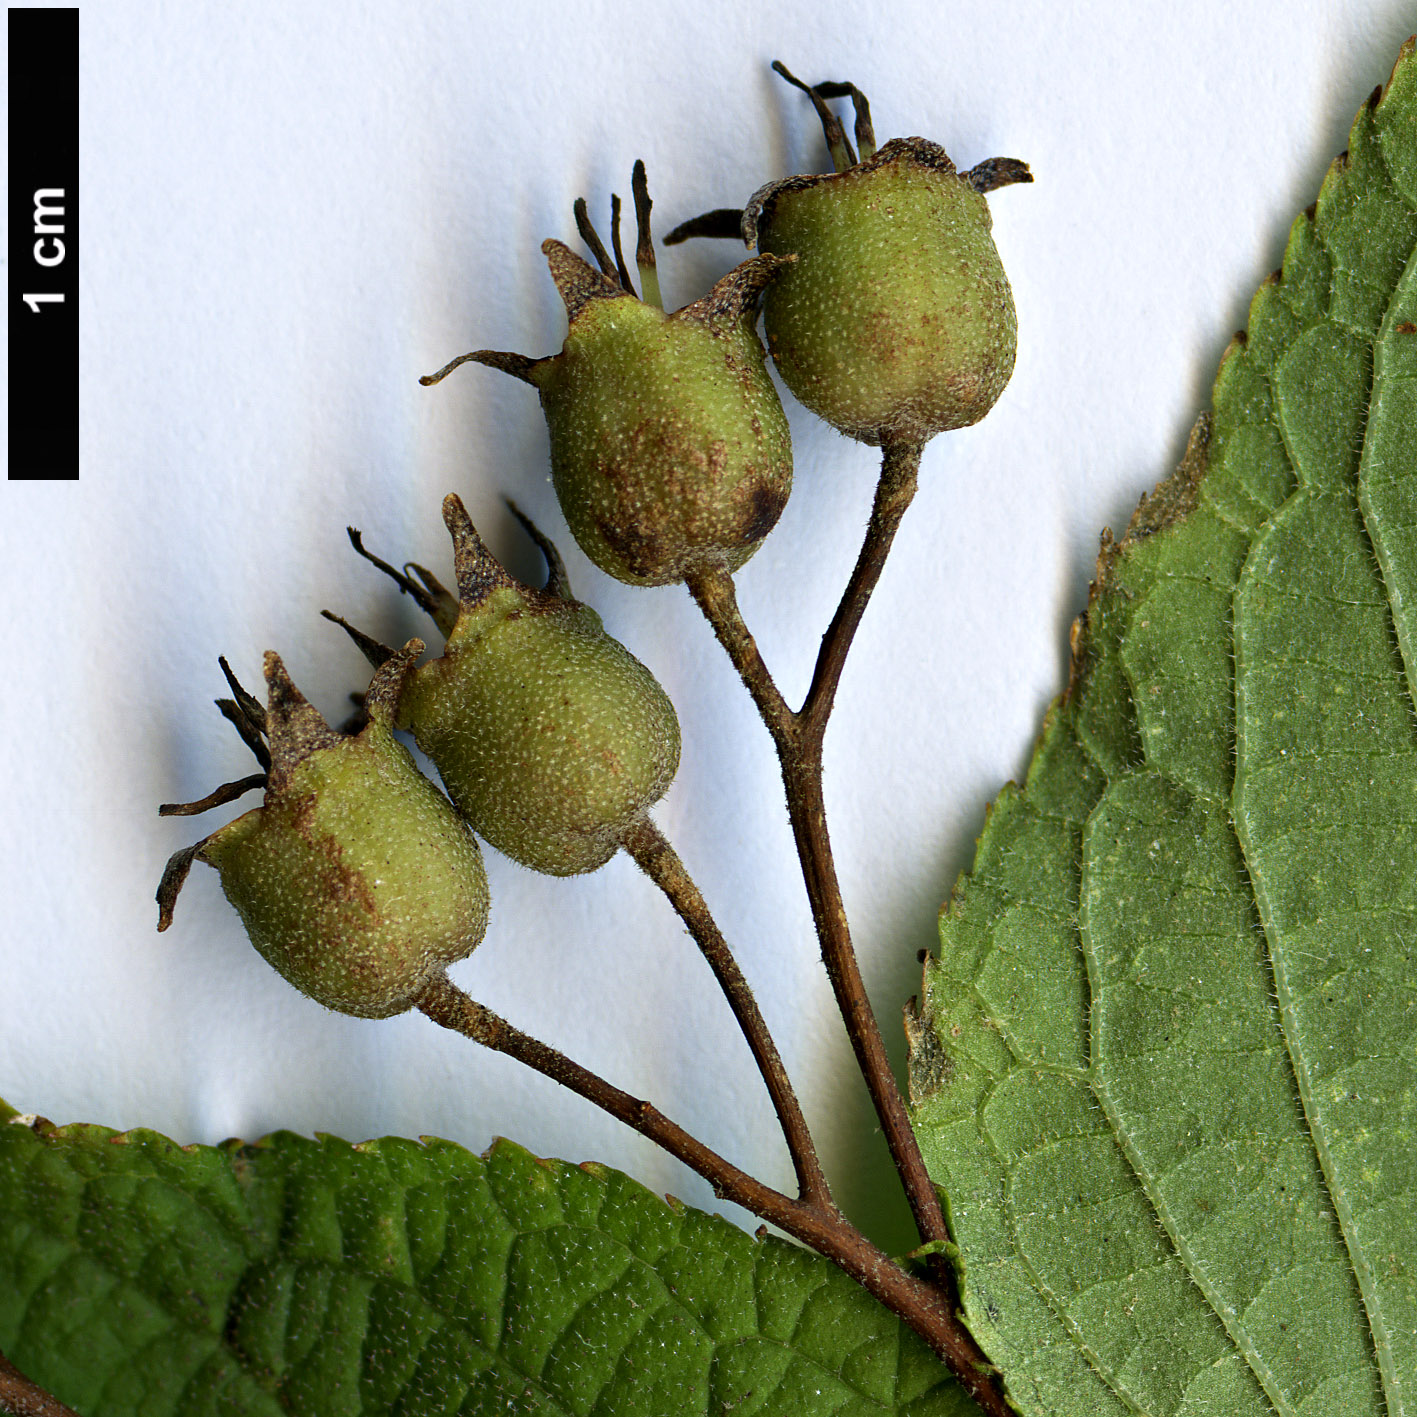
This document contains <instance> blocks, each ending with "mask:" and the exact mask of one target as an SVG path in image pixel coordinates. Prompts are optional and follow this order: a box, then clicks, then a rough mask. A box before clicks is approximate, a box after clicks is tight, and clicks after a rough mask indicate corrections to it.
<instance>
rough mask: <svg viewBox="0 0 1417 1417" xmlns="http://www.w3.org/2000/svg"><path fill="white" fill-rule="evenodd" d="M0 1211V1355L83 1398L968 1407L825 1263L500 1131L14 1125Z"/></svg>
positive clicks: (467, 1407)
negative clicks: (427, 1133) (190, 1141)
mask: <svg viewBox="0 0 1417 1417" xmlns="http://www.w3.org/2000/svg"><path fill="white" fill-rule="evenodd" d="M0 1226H3V1231H2V1232H0V1348H4V1349H5V1350H6V1352H7V1353H9V1354H10V1355H11V1356H12V1357H13V1358H14V1359H15V1361H16V1362H18V1363H19V1364H20V1366H21V1367H22V1368H24V1369H25V1370H26V1371H28V1372H29V1373H30V1374H31V1375H32V1376H33V1377H34V1378H35V1379H36V1381H39V1382H41V1383H43V1384H44V1385H46V1386H47V1387H49V1388H50V1389H51V1390H53V1391H55V1392H56V1393H57V1394H58V1395H59V1396H60V1397H61V1398H63V1399H64V1400H65V1401H67V1402H69V1403H70V1404H71V1405H73V1406H74V1407H75V1408H76V1410H78V1411H80V1412H82V1413H83V1414H84V1417H130V1414H131V1417H137V1415H138V1414H139V1413H141V1414H142V1417H163V1414H167V1413H171V1414H173V1417H177V1414H181V1417H205V1415H206V1414H211V1417H215V1415H216V1414H217V1413H222V1414H225V1417H230V1414H233V1413H237V1414H249V1417H276V1414H279V1413H292V1412H293V1413H302V1414H311V1417H355V1414H359V1417H372V1414H375V1413H378V1414H384V1413H387V1414H390V1417H405V1415H406V1417H413V1414H415V1413H416V1414H419V1417H425V1414H436V1413H455V1412H457V1413H477V1412H484V1411H485V1412H489V1413H490V1412H494V1411H495V1412H509V1411H510V1412H521V1413H543V1414H558V1415H559V1414H577V1417H608V1414H612V1413H613V1414H620V1413H629V1412H634V1413H647V1414H658V1413H664V1414H679V1413H691V1412H696V1411H697V1412H705V1413H707V1412H710V1411H713V1412H717V1411H723V1410H730V1409H731V1410H735V1411H742V1412H754V1413H760V1414H763V1417H769V1414H783V1415H784V1417H785V1414H788V1413H798V1412H801V1413H820V1414H824V1415H825V1414H828V1413H830V1414H842V1415H843V1417H845V1415H846V1414H850V1415H851V1417H880V1415H881V1414H887V1413H899V1414H906V1413H909V1414H911V1417H964V1414H966V1413H967V1412H969V1411H971V1410H973V1409H972V1406H971V1404H970V1403H969V1401H968V1399H967V1398H966V1397H965V1396H964V1395H963V1392H962V1391H961V1389H960V1388H959V1387H958V1386H957V1385H956V1384H955V1383H954V1381H953V1380H952V1379H951V1378H950V1377H949V1375H948V1373H947V1371H946V1370H945V1368H944V1367H943V1365H942V1364H940V1363H939V1362H938V1360H937V1359H935V1357H934V1356H933V1354H931V1353H930V1352H929V1350H928V1349H927V1348H926V1347H925V1346H924V1344H923V1343H922V1342H921V1341H920V1340H919V1339H917V1338H916V1337H915V1335H914V1334H912V1333H910V1332H909V1331H908V1330H905V1329H903V1327H902V1325H901V1324H900V1323H899V1321H898V1320H896V1319H895V1318H894V1317H893V1316H892V1315H890V1314H889V1313H887V1312H886V1311H885V1310H884V1309H883V1308H881V1307H880V1306H879V1305H878V1304H876V1303H875V1301H874V1300H872V1299H870V1298H869V1297H868V1296H867V1295H866V1294H865V1293H864V1291H862V1290H860V1289H859V1288H858V1287H857V1286H856V1285H855V1284H853V1283H852V1282H851V1281H850V1280H849V1279H847V1278H846V1276H845V1275H843V1274H841V1273H840V1271H838V1270H837V1269H836V1268H835V1267H834V1266H832V1265H830V1264H829V1263H828V1262H826V1261H824V1260H822V1259H820V1258H819V1257H818V1256H815V1255H811V1254H808V1253H807V1252H805V1251H802V1250H799V1249H798V1248H796V1247H795V1246H792V1245H790V1244H788V1243H786V1242H785V1241H780V1240H775V1239H772V1238H767V1237H765V1238H762V1239H758V1238H755V1237H753V1236H749V1235H746V1234H744V1233H743V1232H741V1231H739V1230H737V1229H736V1228H735V1227H733V1226H731V1225H729V1224H728V1223H727V1222H726V1221H723V1220H721V1219H719V1218H718V1217H715V1216H708V1215H704V1214H702V1213H700V1212H696V1211H692V1210H689V1209H688V1208H686V1207H684V1206H681V1205H679V1204H678V1203H677V1202H673V1203H666V1202H665V1201H663V1200H661V1199H659V1198H658V1197H656V1196H653V1195H651V1194H650V1193H649V1192H648V1191H646V1190H644V1189H643V1188H642V1187H640V1186H637V1185H636V1184H635V1183H634V1182H632V1181H630V1180H629V1179H628V1178H626V1177H624V1176H622V1175H620V1174H619V1173H616V1172H613V1171H610V1170H608V1169H607V1168H604V1167H596V1166H588V1167H576V1166H570V1165H567V1164H566V1163H562V1162H545V1161H541V1160H538V1159H537V1158H535V1157H533V1156H531V1155H530V1154H529V1153H528V1152H526V1151H524V1150H522V1149H521V1148H520V1147H516V1146H514V1145H513V1144H511V1143H509V1142H499V1143H498V1144H497V1145H496V1146H495V1147H494V1148H493V1149H492V1151H491V1152H489V1153H488V1155H487V1156H486V1157H485V1158H479V1157H475V1156H473V1155H471V1154H470V1153H468V1152H466V1151H464V1150H463V1149H462V1148H460V1147H457V1146H454V1145H453V1144H452V1143H449V1142H441V1141H437V1140H432V1139H430V1140H428V1141H426V1142H424V1143H416V1142H410V1141H404V1140H401V1139H398V1138H385V1139H384V1140H382V1141H378V1142H368V1143H364V1144H362V1145H360V1146H350V1145H348V1144H347V1143H344V1142H341V1141H339V1140H337V1139H336V1138H331V1137H321V1138H319V1139H317V1140H314V1141H311V1140H308V1139H305V1138H300V1137H296V1136H293V1135H291V1134H288V1133H280V1134H276V1135H275V1136H273V1137H270V1138H267V1139H265V1140H264V1141H262V1142H259V1143H255V1144H252V1145H241V1144H238V1143H229V1144H227V1145H225V1146H223V1147H220V1148H213V1147H178V1146H176V1145H174V1144H173V1143H171V1142H169V1141H167V1140H166V1139H165V1138H162V1137H158V1136H156V1135H155V1134H152V1133H127V1134H118V1133H112V1132H108V1131H106V1130H104V1129H102V1128H84V1127H77V1128H50V1127H47V1126H39V1127H38V1128H35V1127H31V1126H28V1125H23V1124H16V1123H14V1122H13V1121H12V1122H11V1123H10V1124H9V1125H5V1124H3V1123H0ZM735 1404H737V1405H736V1406H735Z"/></svg>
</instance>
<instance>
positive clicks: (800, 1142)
mask: <svg viewBox="0 0 1417 1417" xmlns="http://www.w3.org/2000/svg"><path fill="white" fill-rule="evenodd" d="M621 844H622V845H623V846H624V848H625V850H626V851H627V852H628V853H629V854H630V856H632V857H633V858H634V860H635V863H636V864H637V865H638V866H639V867H640V869H641V870H642V871H643V872H644V873H645V875H647V876H648V877H649V878H650V880H652V881H653V882H654V883H655V885H657V886H658V887H659V888H660V890H662V891H663V892H664V894H665V896H666V897H667V899H668V900H669V903H670V904H671V905H672V906H673V907H674V909H675V912H676V913H677V914H678V916H679V918H680V919H681V920H682V921H683V922H684V924H685V925H686V926H687V927H688V930H689V933H690V934H691V935H692V936H693V937H694V940H695V943H697V945H698V947H699V950H700V952H701V953H702V954H703V957H704V959H705V960H707V961H708V965H709V968H710V969H712V970H713V974H714V978H715V979H717V980H718V984H719V988H720V989H722V991H723V994H724V997H725V998H726V999H727V1000H728V1005H729V1007H730V1008H731V1009H732V1010H733V1016H734V1018H736V1019H737V1020H738V1026H739V1028H740V1029H741V1030H742V1032H743V1037H744V1039H746V1040H747V1044H748V1048H749V1049H750V1051H751V1052H752V1054H753V1059H754V1061H755V1062H756V1063H757V1065H758V1072H759V1073H760V1074H761V1075H762V1079H763V1084H764V1086H765V1087H766V1088H767V1091H768V1096H769V1097H770V1098H771V1099H772V1105H773V1109H774V1110H775V1111H776V1112H777V1119H778V1122H779V1123H780V1125H781V1127H782V1135H783V1138H784V1140H785V1141H786V1142H787V1149H788V1152H789V1153H790V1154H791V1157H792V1165H793V1169H794V1170H795V1171H796V1173H797V1191H798V1195H799V1196H800V1197H801V1198H802V1199H804V1200H808V1201H811V1202H813V1203H815V1204H818V1205H820V1206H821V1207H822V1208H823V1209H826V1210H834V1209H835V1207H834V1205H833V1203H832V1199H831V1192H830V1190H829V1189H828V1187H827V1180H826V1176H825V1175H824V1174H823V1172H822V1165H821V1162H820V1161H819V1160H818V1158H817V1149H816V1146H815V1144H814V1143H813V1141H812V1133H811V1132H810V1131H809V1130H808V1127H807V1121H806V1118H805V1117H803V1115H802V1108H801V1105H800V1104H799V1103H798V1101H797V1094H796V1093H795V1092H794V1091H793V1090H792V1083H791V1081H790V1080H789V1078H788V1076H787V1069H786V1068H784V1067H783V1064H782V1059H781V1057H780V1056H779V1055H778V1051H777V1044H776V1043H775V1042H774V1041H773V1036H772V1033H771V1032H770V1031H769V1029H768V1026H767V1024H766V1022H764V1020H763V1016H762V1014H761V1012H760V1011H759V1009H758V1001H757V1000H756V999H755V998H754V997H753V991H752V989H751V988H750V987H749V986H748V981H747V980H746V979H745V978H744V977H743V972H742V971H741V970H740V969H739V967H738V961H737V960H736V959H734V957H733V951H732V950H730V949H729V947H728V942H727V941H726V940H725V939H724V938H723V934H722V932H721V931H720V930H719V928H718V925H717V923H716V922H715V921H714V918H713V916H712V915H711V914H710V912H709V908H708V905H707V904H706V903H705V901H704V898H703V896H702V895H701V894H700V892H699V888H698V886H696V885H695V884H694V881H693V878H692V877H691V876H690V875H689V873H688V871H687V870H686V869H685V868H684V863H683V862H682V861H681V860H680V859H679V856H678V853H677V852H676V851H675V850H674V848H673V847H672V846H671V845H670V844H669V842H668V841H667V840H666V839H665V837H664V835H663V833H662V832H661V831H660V830H659V828H658V827H657V826H655V824H654V823H653V822H652V821H651V820H650V819H649V817H647V816H645V817H641V818H640V819H639V820H638V821H637V822H635V823H634V825H633V826H631V827H630V828H629V830H628V831H626V833H625V835H624V837H623V838H622V841H621Z"/></svg>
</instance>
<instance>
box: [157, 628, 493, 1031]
mask: <svg viewBox="0 0 1417 1417" xmlns="http://www.w3.org/2000/svg"><path fill="white" fill-rule="evenodd" d="M422 649H423V645H422V642H421V641H418V640H413V641H410V643H409V645H408V646H406V647H405V649H404V651H403V652H402V653H400V654H399V655H397V656H395V657H394V658H393V659H392V660H390V661H389V662H388V663H387V664H385V665H384V666H383V667H382V668H381V669H380V670H379V671H378V673H377V674H376V675H375V679H374V682H373V684H372V685H371V686H370V691H369V694H368V696H367V697H366V701H365V702H366V708H367V710H368V722H367V724H366V725H365V726H364V728H363V729H362V730H361V731H360V732H359V733H358V734H357V735H356V736H353V737H347V736H345V735H343V734H340V733H337V732H335V731H334V730H333V729H331V728H329V727H328V725H327V724H326V723H325V721H324V719H323V718H321V716H320V714H319V712H318V711H317V710H316V709H315V708H313V707H312V706H311V705H310V704H309V703H308V702H307V701H306V700H305V699H304V698H303V696H302V695H301V694H300V693H299V691H298V690H297V689H296V688H295V686H294V685H293V684H292V683H291V681H290V679H289V677H288V676H287V674H286V672H285V668H284V666H283V665H282V664H281V662H280V659H279V658H278V657H277V656H276V655H274V654H269V655H267V656H266V680H267V684H268V686H269V693H270V701H269V707H268V708H267V709H266V711H265V713H264V714H263V715H260V717H259V721H254V718H253V716H252V715H250V714H249V713H248V722H247V727H248V728H249V729H250V730H251V731H252V732H253V733H259V734H261V735H263V736H264V737H265V738H266V739H267V740H268V742H269V763H270V767H269V774H268V781H267V786H266V796H265V802H264V804H263V805H262V806H261V807H258V808H257V809H255V810H254V811H251V812H247V813H246V814H245V815H244V816H241V817H238V818H236V820H235V821H232V822H229V823H228V824H227V825H226V826H224V827H221V828H219V829H218V830H217V831H215V832H213V833H212V835H211V836H209V837H207V838H206V839H205V840H204V841H202V842H199V843H198V844H197V845H196V846H195V847H190V848H188V849H187V850H186V851H185V852H179V853H178V854H177V856H175V857H174V858H173V861H172V863H170V864H169V868H168V873H167V874H166V875H165V876H164V880H163V887H162V889H160V891H159V895H158V899H159V901H160V902H161V903H162V907H163V912H162V920H161V923H160V925H159V928H165V927H166V925H167V924H168V923H169V922H170V920H171V911H172V903H173V900H174V899H175V897H176V893H177V891H178V889H180V887H181V884H182V879H183V878H184V877H185V875H186V872H187V869H188V867H189V866H190V865H191V862H192V860H194V859H195V860H200V861H205V862H207V863H208V864H210V865H212V866H215V867H216V869H217V870H218V872H220V875H221V885H222V889H223V891H225V893H226V896H227V899H228V900H230V901H231V903H232V905H234V906H235V907H236V910H237V912H238V913H239V914H240V916H241V919H242V922H243V923H244V924H245V926H246V930H247V933H248V934H249V935H250V937H251V942H252V944H254V945H255V946H256V948H257V949H258V950H259V951H260V952H261V954H262V955H263V956H264V957H265V958H266V960H267V961H268V962H269V963H270V964H271V965H272V966H274V968H275V969H276V970H277V971H278V972H279V973H280V974H282V975H283V976H284V977H285V978H286V979H287V980H289V981H290V983H292V984H293V985H295V987H296V988H297V989H299V990H300V991H301V993H303V994H307V995H309V997H310V998H312V999H315V1000H316V1001H318V1002H319V1003H321V1004H324V1005H325V1006H326V1007H327V1008H331V1009H335V1010H337V1011H339V1012H340V1013H347V1014H355V1015H357V1016H359V1017H361V1018H384V1017H387V1016H388V1015H390V1014H396V1013H401V1012H402V1011H403V1010H405V1009H408V1008H411V1007H412V1006H413V1005H414V1004H415V1003H416V1002H417V1000H418V998H419V996H420V995H421V993H422V992H423V990H424V989H425V987H426V986H427V985H428V983H429V982H430V980H432V979H433V978H434V977H435V976H437V975H439V974H441V973H442V971H443V970H444V968H445V967H446V966H447V965H448V964H450V963H452V962H453V961H455V960H459V959H463V958H464V957H466V956H467V955H468V954H470V953H471V952H472V950H473V949H474V947H475V946H476V945H477V944H478V943H479V942H480V941H481V939H482V937H483V934H484V932H485V930H486V928H487V877H486V873H485V871H484V869H483V865H482V856H481V852H480V850H479V848H478V845H477V842H476V840H475V839H474V838H473V836H472V834H471V833H470V832H469V831H468V829H467V827H466V825H465V824H464V822H463V821H462V819H461V818H460V817H459V816H458V814H457V813H456V812H455V811H454V810H453V807H452V805H451V804H450V803H449V802H448V801H447V799H446V798H445V797H444V796H443V795H442V793H440V792H439V791H438V790H437V788H435V787H434V786H433V784H432V783H430V782H429V781H428V780H427V778H425V777H424V776H423V775H422V774H421V773H420V772H419V771H418V769H417V768H416V767H415V765H414V762H413V759H412V758H411V757H410V756H409V753H408V751H407V749H405V748H404V747H403V746H402V745H401V744H400V743H398V742H397V741H396V740H395V738H394V736H393V729H392V715H393V710H394V706H395V704H396V702H397V699H398V689H399V685H400V683H401V681H402V679H403V676H404V675H405V674H406V673H407V672H408V670H409V668H410V667H411V665H412V663H413V661H414V659H415V658H416V657H417V656H418V654H419V653H421V652H422ZM256 714H258V715H259V709H258V708H257V709H256Z"/></svg>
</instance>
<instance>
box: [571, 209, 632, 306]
mask: <svg viewBox="0 0 1417 1417" xmlns="http://www.w3.org/2000/svg"><path fill="white" fill-rule="evenodd" d="M571 211H572V213H573V215H574V216H575V218H576V230H577V231H578V232H580V235H581V240H582V241H584V242H585V244H586V245H587V246H588V247H589V248H590V254H591V255H592V256H594V257H595V263H596V265H598V266H599V267H600V269H601V271H602V272H604V274H605V275H606V276H608V277H609V278H610V279H611V280H613V281H615V282H616V284H617V285H618V284H619V283H620V281H619V270H618V268H617V267H616V265H615V262H614V261H612V260H611V259H610V252H609V251H607V250H606V249H605V243H604V242H603V241H602V240H601V239H600V233H599V232H598V231H596V229H595V227H594V226H593V225H592V224H591V220H590V212H589V211H588V210H587V208H586V204H585V198H584V197H577V198H576V200H575V201H574V202H573V203H572V204H571Z"/></svg>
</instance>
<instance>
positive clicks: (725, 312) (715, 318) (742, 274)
mask: <svg viewBox="0 0 1417 1417" xmlns="http://www.w3.org/2000/svg"><path fill="white" fill-rule="evenodd" d="M796 260H797V257H796V256H795V255H786V256H769V255H762V256H751V257H749V259H748V260H746V261H743V262H741V263H740V264H739V265H737V266H735V267H734V268H733V269H732V270H731V271H729V272H728V274H727V275H725V276H722V277H720V278H719V280H717V281H716V282H715V283H714V285H713V287H712V289H711V290H710V291H709V292H708V294H707V295H703V296H700V297H699V299H698V300H696V301H694V303H693V304H692V305H686V306H685V307H684V308H683V309H682V310H680V311H678V312H677V313H676V315H675V317H674V318H675V319H676V320H697V321H699V323H700V324H703V325H708V326H710V327H718V328H722V327H723V326H725V325H732V324H737V323H738V322H739V321H741V320H742V319H743V318H744V317H745V316H751V315H753V314H755V312H756V307H757V303H758V299H759V297H760V296H761V295H762V293H763V291H765V290H766V289H767V288H768V285H769V283H770V282H771V281H772V279H773V277H774V276H776V275H777V274H778V273H779V272H780V271H783V270H785V269H786V268H787V267H788V266H790V265H792V264H793V263H794V262H795V261H796Z"/></svg>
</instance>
